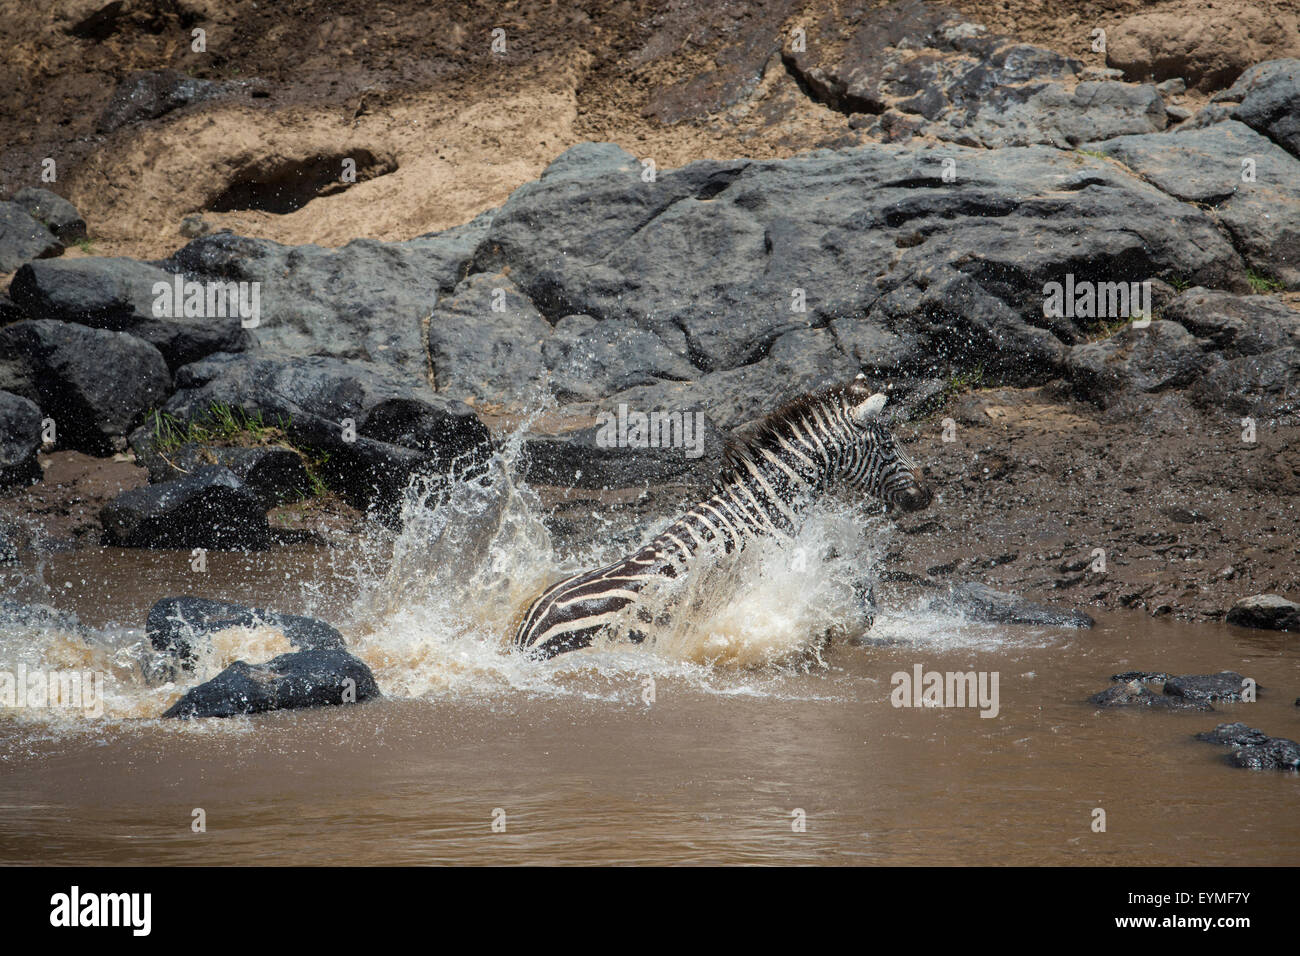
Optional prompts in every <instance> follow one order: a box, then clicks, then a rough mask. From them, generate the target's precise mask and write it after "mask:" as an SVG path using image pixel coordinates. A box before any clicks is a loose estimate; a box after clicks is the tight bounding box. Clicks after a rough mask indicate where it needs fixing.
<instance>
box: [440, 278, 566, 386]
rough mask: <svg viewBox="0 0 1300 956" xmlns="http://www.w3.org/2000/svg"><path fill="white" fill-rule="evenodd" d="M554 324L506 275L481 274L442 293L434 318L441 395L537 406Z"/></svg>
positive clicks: (544, 377)
mask: <svg viewBox="0 0 1300 956" xmlns="http://www.w3.org/2000/svg"><path fill="white" fill-rule="evenodd" d="M550 336H551V325H550V323H549V322H547V321H546V320H545V319H544V318H542V314H541V313H540V312H538V311H537V309H536V308H535V307H534V306H533V303H532V302H531V301H530V300H529V299H528V298H526V297H525V296H522V295H520V294H519V291H518V290H517V289H516V288H515V285H514V283H513V282H511V281H510V280H509V279H508V278H506V277H505V276H504V275H491V274H488V273H482V274H479V275H472V276H470V277H469V278H467V279H465V280H464V281H463V282H461V283H460V284H459V285H458V286H456V288H455V290H454V291H452V292H451V293H450V294H448V295H446V296H443V297H442V298H441V299H440V300H439V302H438V307H437V309H435V310H434V313H433V318H432V319H430V320H429V361H430V362H431V363H432V365H433V379H434V382H435V383H436V384H437V387H438V392H439V394H442V395H446V396H447V397H448V398H454V399H459V400H461V401H464V400H466V399H471V400H475V399H476V400H478V401H480V402H485V403H489V404H492V405H501V406H507V407H513V406H516V405H523V406H525V407H527V406H528V405H532V404H536V402H537V400H538V399H539V398H540V397H541V396H542V394H543V390H544V383H545V379H546V365H545V363H544V361H543V358H542V343H543V342H544V341H545V340H546V339H548V338H550Z"/></svg>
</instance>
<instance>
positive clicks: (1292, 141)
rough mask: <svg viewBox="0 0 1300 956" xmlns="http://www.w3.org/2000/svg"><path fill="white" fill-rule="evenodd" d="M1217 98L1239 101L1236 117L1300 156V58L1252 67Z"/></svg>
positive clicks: (1294, 154) (1271, 61)
mask: <svg viewBox="0 0 1300 956" xmlns="http://www.w3.org/2000/svg"><path fill="white" fill-rule="evenodd" d="M1214 98H1215V99H1216V100H1236V101H1238V105H1237V106H1236V107H1235V108H1234V109H1233V110H1232V115H1233V116H1234V117H1235V118H1236V119H1238V120H1240V121H1241V122H1243V123H1245V124H1246V125H1247V126H1249V127H1250V128H1251V129H1254V130H1257V131H1259V132H1261V133H1263V134H1264V135H1265V136H1267V137H1268V138H1269V139H1271V140H1273V142H1275V143H1277V144H1278V145H1279V146H1281V147H1283V148H1284V149H1286V150H1287V151H1289V152H1290V153H1291V154H1292V155H1293V156H1300V60H1268V61H1266V62H1264V63H1259V64H1257V65H1255V66H1252V67H1251V68H1250V69H1248V70H1247V71H1246V72H1245V73H1243V74H1241V76H1239V77H1238V78H1237V82H1235V83H1233V84H1232V86H1231V88H1229V89H1227V90H1224V91H1223V92H1222V93H1220V94H1218V95H1217V96H1215V97H1214Z"/></svg>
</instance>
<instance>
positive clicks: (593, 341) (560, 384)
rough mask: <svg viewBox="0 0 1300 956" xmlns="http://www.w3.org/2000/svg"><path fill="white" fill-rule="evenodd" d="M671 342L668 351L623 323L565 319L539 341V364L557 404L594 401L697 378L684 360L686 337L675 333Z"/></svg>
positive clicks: (655, 339) (584, 317)
mask: <svg viewBox="0 0 1300 956" xmlns="http://www.w3.org/2000/svg"><path fill="white" fill-rule="evenodd" d="M672 342H673V344H672V347H670V346H669V345H668V344H667V343H665V342H664V340H663V339H661V338H660V337H659V336H658V335H655V334H654V333H653V332H648V331H646V330H644V329H639V328H637V327H636V325H635V324H633V323H632V322H629V321H627V320H622V319H610V320H608V321H605V322H598V321H596V320H595V319H593V318H592V317H591V316H589V315H567V316H565V317H563V318H562V319H560V321H559V322H557V323H556V324H555V328H554V329H553V330H552V331H551V333H550V334H549V335H548V336H547V337H546V338H544V339H543V340H542V360H543V362H544V363H545V365H546V368H547V369H548V370H549V372H550V379H549V386H550V389H551V392H552V393H553V394H554V395H555V397H556V398H557V399H558V400H559V401H560V402H561V403H564V404H567V403H570V402H583V401H596V400H599V399H601V398H603V397H605V396H606V395H613V394H615V393H617V392H622V391H624V390H626V389H629V388H634V387H636V386H639V385H656V384H658V383H659V382H660V381H687V380H690V379H694V378H695V377H696V376H698V374H699V370H698V369H696V368H695V367H694V366H693V365H691V363H690V362H689V361H688V360H687V359H686V357H685V356H686V351H687V349H686V337H685V336H684V335H682V334H681V333H677V334H676V335H674V336H673V337H672Z"/></svg>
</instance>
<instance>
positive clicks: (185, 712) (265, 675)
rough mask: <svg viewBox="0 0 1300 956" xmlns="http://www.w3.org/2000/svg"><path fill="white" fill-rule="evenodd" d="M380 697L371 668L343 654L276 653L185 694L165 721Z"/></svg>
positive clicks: (237, 666)
mask: <svg viewBox="0 0 1300 956" xmlns="http://www.w3.org/2000/svg"><path fill="white" fill-rule="evenodd" d="M378 696H380V694H379V685H378V684H376V683H375V678H374V675H373V674H371V672H370V668H369V667H367V666H366V665H365V664H364V663H363V662H362V661H360V660H358V659H357V658H355V657H353V656H352V655H351V654H349V653H348V652H347V651H344V650H305V651H295V652H294V653H292V654H281V655H280V656H279V657H275V658H272V659H271V660H269V661H267V662H266V663H265V664H249V663H248V662H247V661H235V663H233V664H231V665H230V666H229V667H227V668H226V669H225V670H224V671H222V672H221V673H220V674H218V675H217V676H216V677H214V678H213V679H212V680H210V681H207V682H206V683H203V684H200V685H199V686H198V687H194V688H191V689H190V690H188V691H186V693H185V695H184V696H183V697H181V699H180V700H178V701H177V702H176V703H174V704H172V706H171V707H169V708H168V709H167V710H166V711H165V712H164V713H163V717H164V718H177V719H180V720H189V719H190V718H193V717H235V716H238V715H240V714H260V713H265V712H267V711H271V710H295V709H301V708H304V707H329V706H337V705H340V704H348V703H359V702H361V701H363V700H370V699H372V698H375V697H378Z"/></svg>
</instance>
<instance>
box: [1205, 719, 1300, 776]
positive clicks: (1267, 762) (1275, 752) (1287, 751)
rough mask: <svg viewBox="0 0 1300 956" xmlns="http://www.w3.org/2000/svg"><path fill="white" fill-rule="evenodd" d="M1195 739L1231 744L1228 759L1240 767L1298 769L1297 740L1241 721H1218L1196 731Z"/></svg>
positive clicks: (1298, 753) (1298, 746) (1299, 762)
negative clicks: (1207, 727)
mask: <svg viewBox="0 0 1300 956" xmlns="http://www.w3.org/2000/svg"><path fill="white" fill-rule="evenodd" d="M1196 739H1197V740H1203V741H1205V742H1206V743H1212V744H1222V745H1224V746H1227V747H1231V748H1232V750H1231V751H1230V752H1229V754H1228V757H1227V760H1228V763H1230V764H1232V766H1234V767H1241V768H1242V769H1243V770H1290V771H1300V744H1297V743H1296V742H1295V741H1294V740H1288V739H1286V738H1285V737H1270V736H1269V735H1268V734H1266V733H1264V731H1262V730H1256V729H1255V728H1254V727H1248V726H1247V725H1246V724H1243V723H1232V724H1219V725H1218V726H1217V727H1215V728H1214V730H1212V731H1206V732H1203V733H1199V734H1197V735H1196Z"/></svg>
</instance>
